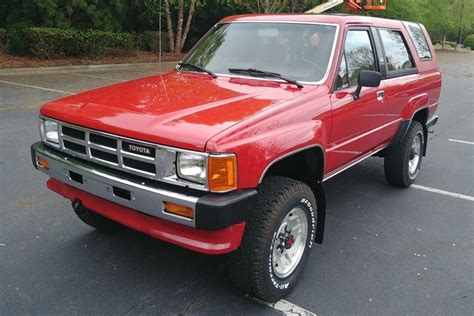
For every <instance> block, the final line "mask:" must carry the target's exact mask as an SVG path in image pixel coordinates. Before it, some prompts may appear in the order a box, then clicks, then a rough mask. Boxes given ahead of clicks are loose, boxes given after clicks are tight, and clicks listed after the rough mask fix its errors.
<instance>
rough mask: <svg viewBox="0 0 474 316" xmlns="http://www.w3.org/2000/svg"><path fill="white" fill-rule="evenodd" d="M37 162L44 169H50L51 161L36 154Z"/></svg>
mask: <svg viewBox="0 0 474 316" xmlns="http://www.w3.org/2000/svg"><path fill="white" fill-rule="evenodd" d="M36 164H37V165H38V166H40V167H41V168H43V169H49V163H48V161H47V160H46V159H44V158H41V157H39V156H36Z"/></svg>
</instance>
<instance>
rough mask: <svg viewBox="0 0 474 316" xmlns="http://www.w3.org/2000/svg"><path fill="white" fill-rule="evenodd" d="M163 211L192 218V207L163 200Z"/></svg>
mask: <svg viewBox="0 0 474 316" xmlns="http://www.w3.org/2000/svg"><path fill="white" fill-rule="evenodd" d="M165 212H166V213H170V214H174V215H179V216H183V217H187V218H190V219H192V218H193V217H194V211H193V209H192V208H190V207H187V206H183V205H179V204H174V203H171V202H165Z"/></svg>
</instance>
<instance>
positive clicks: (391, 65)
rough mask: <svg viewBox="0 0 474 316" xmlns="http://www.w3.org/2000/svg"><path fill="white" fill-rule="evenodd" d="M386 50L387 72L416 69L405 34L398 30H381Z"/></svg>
mask: <svg viewBox="0 0 474 316" xmlns="http://www.w3.org/2000/svg"><path fill="white" fill-rule="evenodd" d="M379 32H380V37H381V39H382V44H383V47H384V50H385V56H386V64H387V70H388V71H389V72H395V71H403V70H408V69H413V68H415V64H414V62H413V59H412V57H411V55H410V52H409V50H408V47H407V45H406V43H405V40H404V38H403V34H402V33H401V32H400V31H397V30H389V29H379Z"/></svg>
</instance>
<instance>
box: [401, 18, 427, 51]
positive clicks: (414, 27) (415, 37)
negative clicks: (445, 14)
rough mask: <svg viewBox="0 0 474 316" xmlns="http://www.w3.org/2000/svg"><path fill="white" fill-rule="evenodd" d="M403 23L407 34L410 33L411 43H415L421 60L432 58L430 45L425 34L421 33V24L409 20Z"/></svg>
mask: <svg viewBox="0 0 474 316" xmlns="http://www.w3.org/2000/svg"><path fill="white" fill-rule="evenodd" d="M404 24H405V27H406V29H407V31H408V34H410V38H411V39H412V41H413V44H415V48H416V52H417V54H418V57H419V58H420V59H421V60H430V59H431V58H433V55H432V54H431V50H430V46H429V45H428V40H427V39H426V36H425V34H424V33H423V30H422V29H421V26H420V25H419V24H416V23H410V22H405V23H404Z"/></svg>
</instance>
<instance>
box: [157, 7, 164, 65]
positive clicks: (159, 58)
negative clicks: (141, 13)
mask: <svg viewBox="0 0 474 316" xmlns="http://www.w3.org/2000/svg"><path fill="white" fill-rule="evenodd" d="M162 2H163V0H160V13H159V15H158V32H159V34H160V35H159V39H160V42H159V43H158V53H159V54H160V56H159V57H158V63H159V69H160V73H161V72H162V69H161V50H162V47H161V40H162V39H161V38H162V37H163V33H162V32H161V3H162Z"/></svg>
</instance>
